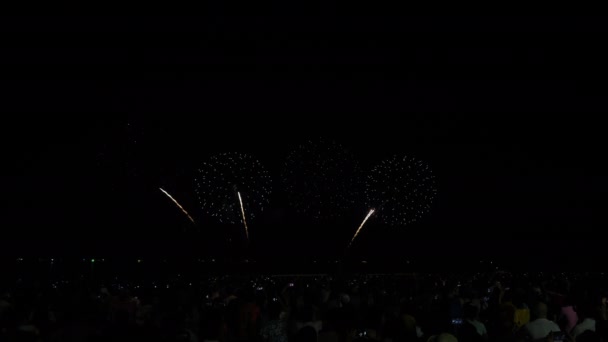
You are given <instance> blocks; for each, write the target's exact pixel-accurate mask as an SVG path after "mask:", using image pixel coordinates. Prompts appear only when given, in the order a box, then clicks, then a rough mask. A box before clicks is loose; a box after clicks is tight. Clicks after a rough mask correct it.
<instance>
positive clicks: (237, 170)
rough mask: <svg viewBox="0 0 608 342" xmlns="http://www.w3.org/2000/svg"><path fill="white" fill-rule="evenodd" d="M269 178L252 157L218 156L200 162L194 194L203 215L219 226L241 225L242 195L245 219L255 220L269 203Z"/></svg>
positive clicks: (228, 154)
mask: <svg viewBox="0 0 608 342" xmlns="http://www.w3.org/2000/svg"><path fill="white" fill-rule="evenodd" d="M270 188H271V179H270V175H269V174H268V172H267V171H266V169H265V168H264V167H263V165H262V164H261V163H260V162H259V161H258V160H257V159H255V158H254V157H252V156H250V155H247V154H243V153H221V154H217V155H214V156H212V157H211V158H209V159H208V160H207V161H205V162H204V163H202V165H201V167H200V168H199V170H198V172H197V174H196V177H195V192H196V194H197V196H198V199H199V202H200V204H201V208H202V209H203V211H204V212H206V213H207V214H209V215H210V216H212V217H214V218H215V219H217V220H218V221H219V222H220V223H227V224H240V222H241V220H242V217H241V216H242V215H241V208H240V207H239V202H237V201H236V197H237V191H239V192H240V193H241V196H242V201H243V207H245V206H246V207H247V219H249V220H250V221H251V220H253V219H255V218H256V217H258V216H259V215H260V214H261V213H262V212H263V211H264V208H265V207H267V206H268V204H269V195H270V192H271V189H270Z"/></svg>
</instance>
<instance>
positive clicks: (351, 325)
mask: <svg viewBox="0 0 608 342" xmlns="http://www.w3.org/2000/svg"><path fill="white" fill-rule="evenodd" d="M79 279H80V278H78V277H72V278H71V279H70V280H60V281H52V280H48V281H47V280H45V281H39V280H36V279H35V278H33V279H29V280H24V279H16V280H15V281H12V280H11V281H5V282H4V284H3V285H2V286H3V287H2V289H1V290H2V292H1V293H0V295H1V297H0V341H189V342H195V341H201V342H245V341H256V342H355V341H358V342H364V341H370V342H373V341H378V342H406V341H434V342H449V341H461V342H467V341H471V342H487V341H500V342H502V341H504V342H508V341H576V342H586V341H608V313H607V312H608V310H607V307H606V306H607V304H606V297H607V296H608V293H607V292H606V290H608V287H607V285H608V282H607V279H605V278H604V277H603V276H602V275H601V274H599V273H598V274H562V273H559V274H556V273H553V274H542V273H535V274H524V273H520V274H513V273H507V272H493V273H471V274H458V275H457V274H420V273H411V274H401V275H395V274H392V275H371V274H367V275H352V274H351V275H345V274H335V275H326V274H325V275H300V276H285V275H280V276H269V275H264V276H238V275H233V276H221V277H217V276H216V277H211V276H210V277H204V278H197V279H188V277H185V276H180V275H176V276H175V277H173V278H171V280H166V281H164V282H163V281H159V280H155V281H149V280H146V281H138V280H136V279H118V278H112V279H109V280H108V279H104V280H99V279H96V280H91V279H80V280H79Z"/></svg>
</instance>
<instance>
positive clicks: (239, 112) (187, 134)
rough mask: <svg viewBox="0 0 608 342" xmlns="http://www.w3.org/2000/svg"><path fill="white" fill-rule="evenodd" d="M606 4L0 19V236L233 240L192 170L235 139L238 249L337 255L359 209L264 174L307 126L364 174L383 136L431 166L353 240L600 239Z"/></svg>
mask: <svg viewBox="0 0 608 342" xmlns="http://www.w3.org/2000/svg"><path fill="white" fill-rule="evenodd" d="M604 22H605V19H602V18H599V17H576V18H575V17H457V16H452V17H396V16H374V17H371V16H346V15H344V16H340V17H338V16H334V15H315V16H303V15H300V16H274V15H267V16H251V15H250V16H242V15H228V14H226V13H223V14H220V13H214V12H213V11H211V12H210V14H208V15H207V16H201V17H137V18H126V17H120V18H119V17H82V18H74V17H36V18H34V17H22V18H9V19H6V18H5V19H3V20H2V24H1V25H2V32H3V35H4V36H5V37H6V40H5V41H4V42H3V43H2V47H1V50H2V51H1V53H2V57H1V61H2V64H3V69H4V70H5V72H3V74H2V76H0V82H1V83H0V85H1V87H2V98H3V100H2V107H3V110H2V112H3V114H4V115H3V124H2V127H3V134H2V143H3V146H4V147H5V152H4V153H5V155H6V154H8V158H6V159H5V162H4V163H3V164H4V167H3V169H4V170H3V172H2V179H3V183H4V190H5V191H4V196H3V198H2V203H3V204H2V206H3V207H4V208H5V209H7V210H6V215H3V220H2V224H1V226H2V229H3V232H2V234H3V238H2V249H3V250H2V253H3V254H10V255H13V254H22V253H26V254H28V253H29V254H87V253H89V254H95V253H97V254H106V255H122V254H129V255H131V254H132V255H136V254H137V255H139V254H166V255H175V254H188V255H193V254H196V253H200V254H210V255H213V254H217V255H229V254H231V253H234V254H240V253H245V252H244V250H245V247H244V246H245V242H244V236H243V232H242V226H239V225H221V224H218V223H217V222H216V221H214V220H213V219H212V218H211V217H210V216H209V215H208V214H207V213H205V212H203V211H202V210H201V208H200V204H199V202H198V200H197V198H196V193H195V182H194V178H195V176H196V170H197V169H198V168H199V167H200V165H201V163H203V162H204V161H206V160H208V159H209V158H210V157H211V156H213V155H215V154H217V153H224V152H239V153H247V154H250V155H252V156H255V158H257V159H258V160H259V161H260V163H262V164H263V165H264V167H265V168H266V169H267V170H268V173H269V175H270V177H271V178H272V189H273V191H272V195H271V197H270V205H269V206H268V208H267V209H266V210H264V212H263V213H262V214H261V215H260V216H259V217H256V219H255V220H252V221H251V222H249V229H250V235H251V243H250V245H249V247H248V249H247V250H248V252H247V253H250V254H251V255H254V256H258V257H268V258H281V257H284V256H291V257H297V256H306V257H311V258H314V257H320V258H324V257H330V256H336V255H342V254H343V253H344V248H345V246H346V245H347V244H348V241H349V240H350V238H351V237H352V235H353V234H354V231H355V230H356V228H357V226H358V225H359V223H360V222H361V220H362V219H363V218H364V217H365V215H366V213H367V211H368V210H369V208H367V207H365V204H364V203H363V201H361V202H359V203H355V204H354V205H353V206H352V207H351V208H349V209H348V210H347V211H346V212H345V213H344V214H343V215H341V216H340V217H338V218H335V219H333V220H329V221H328V220H321V221H318V220H315V219H312V218H310V217H307V216H306V215H303V214H299V213H298V212H297V211H296V210H295V209H294V208H293V207H292V206H291V205H290V202H289V196H288V194H287V192H286V191H285V189H284V187H283V185H282V183H281V174H282V172H283V169H284V164H285V161H286V158H287V157H288V155H289V153H290V152H291V151H292V150H293V149H294V148H296V147H297V146H299V145H300V144H302V143H305V142H306V141H309V140H319V139H322V140H326V141H332V142H335V143H337V144H340V145H341V146H343V147H344V148H345V150H347V151H348V153H350V154H352V156H353V157H354V159H356V160H357V162H358V164H359V166H360V168H361V170H362V172H368V171H369V170H370V169H372V168H373V167H374V166H375V165H377V164H378V163H380V162H381V161H382V160H384V159H387V158H391V157H392V156H394V155H396V154H397V155H407V156H411V157H415V158H417V159H420V160H423V161H424V162H425V163H427V164H428V165H429V166H430V167H431V168H432V170H433V173H434V175H435V177H436V179H435V180H436V187H437V195H436V197H435V201H434V203H433V205H432V209H431V211H430V213H428V214H427V215H425V216H424V217H423V219H421V220H420V221H418V222H415V223H412V224H409V225H406V226H403V227H390V226H388V225H386V224H384V223H383V221H382V220H379V219H376V220H374V217H372V218H371V219H370V221H369V222H368V224H367V225H366V227H365V228H364V230H363V231H362V232H361V234H360V236H359V237H358V240H357V241H356V243H355V244H354V246H353V250H351V253H358V254H361V255H363V256H370V257H373V256H381V257H392V256H402V255H436V254H440V255H446V256H454V255H462V254H464V255H479V256H480V257H492V256H496V255H514V256H519V257H523V256H525V255H539V254H544V255H546V254H557V253H562V255H563V254H566V255H569V256H572V257H579V258H588V257H595V256H599V255H601V252H602V250H603V246H604V245H605V242H606V240H602V237H600V235H601V233H602V229H604V228H605V227H606V219H605V217H606V214H605V204H606V195H607V191H608V176H607V167H606V152H605V146H604V145H605V143H604V142H603V140H605V127H606V126H605V125H604V123H603V121H604V120H603V119H602V115H603V113H605V112H606V94H608V92H607V90H608V89H606V76H607V74H606V67H605V61H606V60H608V58H607V57H608V56H606V52H605V51H603V50H604V49H603V46H602V45H603V44H600V42H601V41H602V39H601V36H605V34H606V32H605V28H604V29H602V26H601V24H602V23H604ZM602 30H603V31H602ZM159 187H162V188H163V189H165V190H167V191H168V192H169V193H171V195H173V196H174V197H175V198H176V199H177V200H178V201H179V202H180V203H181V204H182V205H183V206H184V207H185V208H186V210H188V211H189V212H190V214H191V215H192V216H193V217H194V219H195V220H196V221H197V222H198V225H197V227H194V226H192V225H191V224H190V223H189V221H188V219H187V217H186V216H184V215H183V213H181V212H180V211H179V209H177V207H176V206H175V205H174V204H173V203H171V202H170V201H169V200H168V199H167V198H166V197H165V195H164V194H162V193H161V192H160V191H159V190H158V188H159ZM476 248H480V251H479V252H477V251H476Z"/></svg>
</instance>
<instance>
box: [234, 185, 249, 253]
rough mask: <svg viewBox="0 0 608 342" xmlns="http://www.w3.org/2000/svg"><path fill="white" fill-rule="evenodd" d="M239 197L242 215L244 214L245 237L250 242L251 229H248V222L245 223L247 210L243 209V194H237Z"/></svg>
mask: <svg viewBox="0 0 608 342" xmlns="http://www.w3.org/2000/svg"><path fill="white" fill-rule="evenodd" d="M237 195H239V203H240V204H241V214H243V224H244V225H245V236H246V237H247V241H249V228H247V221H245V208H244V207H243V200H242V199H241V193H240V192H237Z"/></svg>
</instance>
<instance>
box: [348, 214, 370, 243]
mask: <svg viewBox="0 0 608 342" xmlns="http://www.w3.org/2000/svg"><path fill="white" fill-rule="evenodd" d="M373 213H374V209H371V210H370V211H369V213H368V214H367V216H365V219H363V222H361V225H360V226H359V228H358V229H357V231H356V232H355V236H353V238H352V239H351V240H350V243H349V244H348V247H350V245H352V244H353V241H355V238H356V237H357V235H359V232H360V231H361V228H363V225H365V222H367V219H368V218H369V217H370V216H372V214H373Z"/></svg>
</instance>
